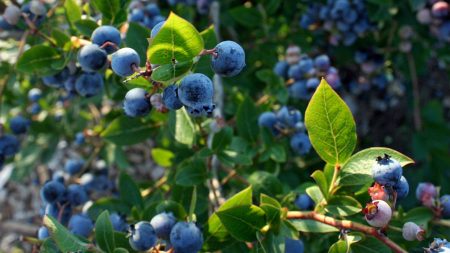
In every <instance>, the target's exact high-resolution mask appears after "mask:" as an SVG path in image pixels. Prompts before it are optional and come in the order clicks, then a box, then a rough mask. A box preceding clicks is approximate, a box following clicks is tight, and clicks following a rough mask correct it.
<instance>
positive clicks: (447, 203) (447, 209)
mask: <svg viewBox="0 0 450 253" xmlns="http://www.w3.org/2000/svg"><path fill="white" fill-rule="evenodd" d="M439 201H440V202H441V208H442V216H443V217H444V218H450V195H443V196H442V197H441V198H440V199H439Z"/></svg>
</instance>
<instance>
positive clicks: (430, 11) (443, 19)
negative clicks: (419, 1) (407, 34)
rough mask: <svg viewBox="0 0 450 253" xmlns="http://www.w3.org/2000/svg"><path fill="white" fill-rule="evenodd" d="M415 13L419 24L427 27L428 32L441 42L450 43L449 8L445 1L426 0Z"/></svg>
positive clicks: (447, 2)
mask: <svg viewBox="0 0 450 253" xmlns="http://www.w3.org/2000/svg"><path fill="white" fill-rule="evenodd" d="M425 2H426V3H425V5H423V7H422V8H421V9H420V10H419V11H418V12H417V14H416V18H417V21H419V23H421V24H424V25H428V26H429V27H430V32H431V33H432V34H433V36H435V37H436V38H438V39H439V40H441V41H444V42H450V6H449V3H450V2H449V1H447V0H445V1H444V0H427V1H425Z"/></svg>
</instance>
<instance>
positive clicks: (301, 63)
mask: <svg viewBox="0 0 450 253" xmlns="http://www.w3.org/2000/svg"><path fill="white" fill-rule="evenodd" d="M300 51H301V49H300V48H299V47H298V46H289V47H288V48H287V50H286V57H285V60H283V61H279V62H277V64H276V65H275V67H274V69H273V70H274V72H275V74H277V75H278V76H281V77H282V78H283V79H284V80H285V81H286V82H287V83H288V84H291V85H290V86H289V90H288V91H289V95H290V96H291V97H292V98H295V99H303V100H309V99H310V98H311V96H312V94H313V93H314V91H315V90H316V88H317V86H319V84H320V79H321V78H325V80H327V82H328V83H329V84H330V85H331V86H332V87H333V88H335V89H337V88H339V87H340V85H341V81H340V78H339V74H338V71H337V69H336V68H334V67H332V66H331V62H330V58H329V57H328V56H327V55H324V54H323V55H318V56H316V57H314V58H313V57H309V56H308V55H306V54H304V55H301V52H300Z"/></svg>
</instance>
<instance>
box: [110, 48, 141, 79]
mask: <svg viewBox="0 0 450 253" xmlns="http://www.w3.org/2000/svg"><path fill="white" fill-rule="evenodd" d="M140 63H141V60H140V58H139V55H138V53H137V52H136V51H134V49H132V48H129V47H125V48H121V49H119V50H118V51H117V52H115V53H114V54H113V55H112V59H111V68H112V70H113V71H114V73H116V74H117V75H119V76H122V77H125V76H130V75H132V74H133V73H134V72H135V71H134V68H135V67H139V64H140Z"/></svg>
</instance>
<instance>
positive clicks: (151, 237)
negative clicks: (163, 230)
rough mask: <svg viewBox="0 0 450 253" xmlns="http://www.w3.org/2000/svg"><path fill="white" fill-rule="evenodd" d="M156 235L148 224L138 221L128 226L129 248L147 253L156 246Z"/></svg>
mask: <svg viewBox="0 0 450 253" xmlns="http://www.w3.org/2000/svg"><path fill="white" fill-rule="evenodd" d="M156 239H157V238H156V233H155V229H154V228H153V227H152V225H151V224H150V222H147V221H140V222H138V223H136V224H134V225H130V238H129V242H130V246H131V248H133V249H134V250H137V251H147V250H149V249H150V248H152V247H153V246H155V244H156Z"/></svg>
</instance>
